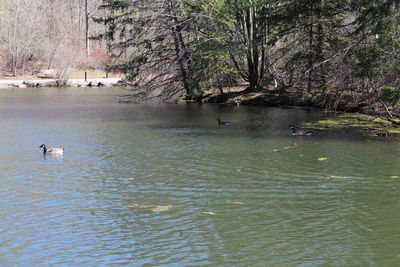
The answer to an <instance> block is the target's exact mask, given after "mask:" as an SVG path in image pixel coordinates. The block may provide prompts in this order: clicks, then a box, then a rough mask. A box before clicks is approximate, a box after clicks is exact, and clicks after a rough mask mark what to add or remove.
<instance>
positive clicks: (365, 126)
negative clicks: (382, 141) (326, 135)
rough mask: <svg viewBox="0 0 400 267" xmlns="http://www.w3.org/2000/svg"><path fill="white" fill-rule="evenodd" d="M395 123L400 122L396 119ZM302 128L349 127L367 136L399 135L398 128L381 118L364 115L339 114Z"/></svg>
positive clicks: (306, 124) (309, 123)
mask: <svg viewBox="0 0 400 267" xmlns="http://www.w3.org/2000/svg"><path fill="white" fill-rule="evenodd" d="M395 121H396V122H400V120H398V119H396V120H395ZM302 126H304V127H306V128H308V129H314V130H332V129H345V128H349V127H351V128H359V129H361V130H365V131H366V133H368V134H372V135H378V136H388V135H390V134H400V127H399V126H396V125H393V123H391V122H390V121H388V120H385V119H383V118H381V117H376V116H369V115H364V114H341V115H339V116H333V117H331V118H330V117H328V118H326V119H324V120H320V121H316V122H308V123H304V124H303V125H302Z"/></svg>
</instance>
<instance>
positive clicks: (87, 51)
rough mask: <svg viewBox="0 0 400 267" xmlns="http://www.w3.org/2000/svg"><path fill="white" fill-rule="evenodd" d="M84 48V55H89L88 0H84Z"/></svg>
mask: <svg viewBox="0 0 400 267" xmlns="http://www.w3.org/2000/svg"><path fill="white" fill-rule="evenodd" d="M85 48H86V56H89V53H90V51H89V11H88V0H85Z"/></svg>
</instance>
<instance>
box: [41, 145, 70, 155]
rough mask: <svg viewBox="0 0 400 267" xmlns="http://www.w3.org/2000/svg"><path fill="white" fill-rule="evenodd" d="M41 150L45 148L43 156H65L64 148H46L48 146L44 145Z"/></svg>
mask: <svg viewBox="0 0 400 267" xmlns="http://www.w3.org/2000/svg"><path fill="white" fill-rule="evenodd" d="M39 148H43V154H64V148H63V147H52V148H46V145H45V144H42V145H41V146H40V147H39Z"/></svg>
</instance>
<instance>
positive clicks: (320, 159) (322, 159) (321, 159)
mask: <svg viewBox="0 0 400 267" xmlns="http://www.w3.org/2000/svg"><path fill="white" fill-rule="evenodd" d="M318 160H319V161H324V160H328V158H318Z"/></svg>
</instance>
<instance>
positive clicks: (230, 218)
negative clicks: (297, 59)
mask: <svg viewBox="0 0 400 267" xmlns="http://www.w3.org/2000/svg"><path fill="white" fill-rule="evenodd" d="M123 92H124V91H123V90H122V89H115V88H114V89H110V88H108V89H107V88H99V89H97V88H91V89H82V88H78V89H77V88H71V89H46V88H41V89H32V90H26V89H25V90H20V89H15V90H0V127H1V131H0V148H1V149H0V182H1V187H0V216H1V221H0V265H1V266H52V265H69V266H77V265H82V266H98V265H117V264H122V265H132V266H142V265H146V266H159V265H176V266H188V265H214V266H269V265H277V266H287V265H303V266H314V265H337V266H349V265H361V266H364V265H378V266H397V264H398V262H399V260H400V251H399V238H400V229H399V227H398V221H399V220H400V209H399V204H400V198H399V193H400V179H397V177H400V164H399V155H400V145H399V143H398V141H392V142H389V141H386V140H385V139H380V138H372V139H369V138H366V137H361V136H359V135H358V134H357V133H355V132H351V131H346V132H318V133H316V135H315V136H313V137H293V136H291V134H290V129H289V128H288V125H290V124H299V123H300V122H303V121H311V120H315V119H319V118H321V117H323V116H325V115H324V114H322V113H319V112H314V111H302V110H288V109H276V108H259V107H231V106H217V105H197V104H192V105H185V104H170V105H160V104H157V105H150V104H146V105H145V104H140V105H129V104H118V103H117V101H118V100H117V98H116V95H118V94H121V93H123ZM217 116H220V117H221V118H222V119H224V120H230V121H231V122H232V124H231V125H229V126H218V125H217V123H216V119H215V118H216V117H217ZM42 143H46V144H47V145H48V147H51V146H56V147H58V146H63V147H65V149H66V150H65V154H64V155H63V156H49V155H47V156H43V155H42V153H41V150H40V149H39V148H38V146H39V145H40V144H42Z"/></svg>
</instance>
